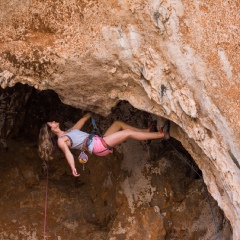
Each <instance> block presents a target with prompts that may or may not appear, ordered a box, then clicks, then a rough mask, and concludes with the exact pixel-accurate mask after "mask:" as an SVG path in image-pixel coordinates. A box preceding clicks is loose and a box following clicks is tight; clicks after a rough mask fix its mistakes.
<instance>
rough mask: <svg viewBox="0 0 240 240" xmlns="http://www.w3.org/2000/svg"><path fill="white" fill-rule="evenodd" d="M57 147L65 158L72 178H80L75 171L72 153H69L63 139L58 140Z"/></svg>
mask: <svg viewBox="0 0 240 240" xmlns="http://www.w3.org/2000/svg"><path fill="white" fill-rule="evenodd" d="M58 146H59V147H60V148H61V150H62V151H63V153H64V155H65V158H66V159H67V162H68V164H69V166H70V168H71V169H72V174H73V176H74V177H78V176H80V174H78V172H77V169H76V167H75V162H74V157H73V155H72V153H71V152H70V150H69V148H68V146H67V144H66V142H65V141H64V140H63V139H61V138H59V139H58Z"/></svg>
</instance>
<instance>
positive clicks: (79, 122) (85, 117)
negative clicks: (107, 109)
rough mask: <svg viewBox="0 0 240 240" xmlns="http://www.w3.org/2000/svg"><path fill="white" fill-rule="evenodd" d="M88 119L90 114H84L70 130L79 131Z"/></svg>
mask: <svg viewBox="0 0 240 240" xmlns="http://www.w3.org/2000/svg"><path fill="white" fill-rule="evenodd" d="M89 118H91V113H86V114H85V115H84V116H83V117H82V118H81V119H80V120H79V121H78V122H77V123H76V124H75V125H74V126H73V127H72V128H71V129H81V128H82V127H83V125H84V124H85V122H86V121H87V120H88V119H89Z"/></svg>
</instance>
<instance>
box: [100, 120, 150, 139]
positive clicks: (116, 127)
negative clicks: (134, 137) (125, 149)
mask: <svg viewBox="0 0 240 240" xmlns="http://www.w3.org/2000/svg"><path fill="white" fill-rule="evenodd" d="M126 129H130V130H133V131H135V132H149V129H140V128H135V127H133V126H131V125H128V124H126V123H125V122H122V121H115V122H114V123H113V124H112V125H111V126H110V127H109V128H108V130H107V131H106V132H105V134H104V135H103V136H108V135H111V134H113V133H115V132H118V131H121V130H126Z"/></svg>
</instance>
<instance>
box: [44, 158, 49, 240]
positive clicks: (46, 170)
mask: <svg viewBox="0 0 240 240" xmlns="http://www.w3.org/2000/svg"><path fill="white" fill-rule="evenodd" d="M43 168H44V170H45V172H46V180H45V185H46V186H45V206H44V230H43V239H44V240H46V239H47V236H46V226H47V200H48V165H47V163H46V162H44V166H43Z"/></svg>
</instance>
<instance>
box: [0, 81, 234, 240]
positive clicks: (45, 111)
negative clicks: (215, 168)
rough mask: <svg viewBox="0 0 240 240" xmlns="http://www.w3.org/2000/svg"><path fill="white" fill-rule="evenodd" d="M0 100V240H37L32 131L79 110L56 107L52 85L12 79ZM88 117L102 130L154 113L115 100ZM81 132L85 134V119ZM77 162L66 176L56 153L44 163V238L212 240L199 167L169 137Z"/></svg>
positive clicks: (66, 121) (38, 178) (39, 202)
mask: <svg viewBox="0 0 240 240" xmlns="http://www.w3.org/2000/svg"><path fill="white" fill-rule="evenodd" d="M0 98H1V107H0V115H1V118H0V120H1V122H0V134H1V136H0V151H1V157H0V162H1V168H0V171H1V176H2V177H1V186H0V191H1V193H2V194H1V205H0V208H1V212H2V213H3V214H2V215H1V222H4V223H5V224H4V225H3V224H1V226H0V227H1V229H0V232H1V233H0V239H25V238H26V237H28V238H29V239H42V236H43V231H42V229H43V215H44V212H43V211H44V210H43V205H44V201H45V198H44V197H45V172H44V169H43V166H42V161H41V159H40V158H39V156H38V152H37V150H38V134H39V129H40V127H41V126H42V124H43V123H45V122H47V121H52V120H55V121H58V122H59V123H60V125H61V126H62V127H63V129H65V130H66V129H68V128H70V127H71V126H72V125H73V124H74V123H75V122H76V121H77V120H78V119H79V118H80V117H81V116H82V115H83V114H84V113H85V112H86V111H85V110H81V109H77V108H74V107H72V106H69V105H66V104H63V103H62V102H61V100H60V99H59V96H58V95H57V94H56V93H55V92H54V91H53V90H45V91H39V90H36V89H35V88H33V87H30V86H28V85H23V84H20V83H18V84H16V85H15V86H14V87H12V88H6V89H0ZM94 117H95V120H96V122H97V124H98V126H99V128H100V129H101V131H103V132H104V130H106V128H107V127H108V126H109V125H110V124H111V123H112V122H113V121H114V120H123V121H125V122H127V123H129V124H130V125H134V126H138V127H140V128H141V127H142V128H146V127H147V126H148V124H149V123H150V122H151V121H152V120H153V119H154V118H156V117H157V116H153V115H152V114H150V113H147V112H143V111H140V110H138V109H135V108H134V107H132V106H131V105H130V104H129V103H128V102H126V101H120V102H119V103H118V105H117V106H115V107H114V108H113V109H112V112H111V114H110V115H109V116H107V117H103V116H100V115H97V114H95V116H94ZM84 130H86V131H87V132H90V131H91V130H92V126H91V123H88V124H86V126H84ZM172 146H174V149H173V148H172ZM176 150H177V151H176ZM78 154H79V153H78V152H77V151H73V155H74V156H75V158H76V157H77V155H78ZM184 160H185V161H184ZM77 167H78V168H79V169H80V173H81V176H80V177H79V178H74V177H72V175H71V171H70V169H69V167H68V165H67V163H66V161H65V159H64V156H63V155H62V154H61V153H60V152H59V153H57V154H56V158H55V159H54V160H53V161H51V162H50V163H49V199H48V219H47V234H48V237H49V239H79V238H84V239H111V238H114V237H115V239H131V237H132V239H133V238H134V239H165V240H170V239H171V240H172V239H200V238H202V239H214V237H215V229H214V225H213V221H212V215H211V211H210V208H209V203H208V201H207V196H206V192H205V188H204V184H203V182H202V178H201V177H202V174H201V170H200V169H199V168H198V166H197V165H196V163H195V162H194V160H193V159H192V157H191V156H190V154H189V153H188V152H187V151H186V150H185V149H184V148H183V146H182V145H181V143H180V142H179V141H177V140H176V139H174V138H171V139H170V140H169V141H162V142H161V141H160V140H151V141H141V142H136V141H134V140H128V141H126V143H123V144H122V145H121V146H119V147H116V150H115V151H114V154H112V155H109V156H106V157H104V158H100V159H99V157H95V156H90V161H89V163H88V164H87V166H86V167H85V170H82V169H81V168H82V167H81V165H80V164H79V165H77ZM211 202H212V206H213V211H214V215H215V217H216V219H217V224H218V226H217V227H218V229H219V234H220V236H228V239H230V238H229V236H231V234H232V230H231V226H230V223H229V221H228V220H227V219H226V217H225V216H224V214H223V212H222V211H221V209H220V208H219V207H218V206H217V203H216V202H215V201H214V199H212V198H211ZM149 234H150V235H151V238H150V237H149ZM223 239H224V238H223Z"/></svg>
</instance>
